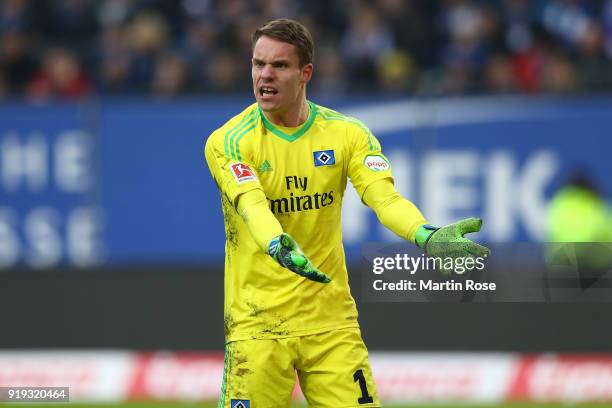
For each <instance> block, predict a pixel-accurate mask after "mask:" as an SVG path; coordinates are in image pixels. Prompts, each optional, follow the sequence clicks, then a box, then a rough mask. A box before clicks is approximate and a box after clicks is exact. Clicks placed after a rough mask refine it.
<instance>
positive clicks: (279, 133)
mask: <svg viewBox="0 0 612 408" xmlns="http://www.w3.org/2000/svg"><path fill="white" fill-rule="evenodd" d="M308 106H309V107H310V112H309V114H308V119H307V120H306V122H304V124H303V125H302V127H301V128H300V129H299V130H298V131H297V132H295V133H293V134H289V133H286V132H284V131H283V130H281V129H279V128H278V127H277V126H275V125H274V124H273V123H272V122H270V121H269V120H268V118H266V115H264V113H263V111H262V110H261V107H259V106H257V109H259V115H260V116H261V120H262V121H263V123H264V126H265V127H266V129H268V130H269V131H270V132H272V133H273V134H274V135H276V136H278V137H280V138H281V139H285V140H286V141H288V142H294V141H296V140H297V139H298V138H299V137H300V136H302V135H303V134H304V133H306V132H308V129H310V127H311V126H312V124H313V123H314V121H315V117H316V116H317V105H315V104H314V103H312V102H310V101H308Z"/></svg>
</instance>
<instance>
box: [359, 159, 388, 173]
mask: <svg viewBox="0 0 612 408" xmlns="http://www.w3.org/2000/svg"><path fill="white" fill-rule="evenodd" d="M363 165H364V166H366V167H367V168H368V169H370V170H372V171H387V170H389V168H391V165H390V164H389V162H388V161H387V159H385V158H384V157H383V156H379V155H369V156H366V158H365V160H364V161H363Z"/></svg>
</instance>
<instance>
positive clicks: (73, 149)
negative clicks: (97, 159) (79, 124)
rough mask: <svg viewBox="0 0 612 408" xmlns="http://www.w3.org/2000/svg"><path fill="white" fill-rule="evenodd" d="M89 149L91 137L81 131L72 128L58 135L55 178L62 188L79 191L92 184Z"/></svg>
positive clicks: (85, 189)
mask: <svg viewBox="0 0 612 408" xmlns="http://www.w3.org/2000/svg"><path fill="white" fill-rule="evenodd" d="M91 150H92V143H91V138H90V136H89V134H87V133H85V132H83V131H80V130H73V131H67V132H63V133H61V134H60V135H59V137H58V139H57V141H56V142H55V178H56V180H57V185H58V186H59V187H60V188H61V189H62V190H64V191H66V192H72V193H80V192H85V191H87V190H88V189H89V188H90V187H91V186H92V184H93V176H92V172H91V168H92V167H91V166H92V157H91V156H92V151H91Z"/></svg>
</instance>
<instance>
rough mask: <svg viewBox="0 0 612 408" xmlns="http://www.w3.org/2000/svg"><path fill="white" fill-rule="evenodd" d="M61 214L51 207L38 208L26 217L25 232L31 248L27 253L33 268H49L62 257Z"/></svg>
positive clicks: (26, 255) (27, 259) (28, 260)
mask: <svg viewBox="0 0 612 408" xmlns="http://www.w3.org/2000/svg"><path fill="white" fill-rule="evenodd" d="M59 220H60V214H59V213H58V211H57V210H55V209H53V208H51V207H41V208H36V209H34V210H33V211H31V212H30V213H28V215H27V216H26V218H25V221H24V230H25V231H24V232H25V236H26V241H27V242H28V243H29V248H28V250H27V253H26V254H25V258H26V261H27V263H28V264H29V265H30V266H32V267H33V268H49V267H51V266H53V265H56V264H57V263H59V261H60V258H61V257H62V249H61V246H62V239H61V237H60V234H59V231H58V229H59V222H60V221H59Z"/></svg>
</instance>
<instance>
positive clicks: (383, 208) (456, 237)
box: [362, 179, 490, 272]
mask: <svg viewBox="0 0 612 408" xmlns="http://www.w3.org/2000/svg"><path fill="white" fill-rule="evenodd" d="M362 198H363V202H364V203H365V204H366V205H367V206H368V207H370V208H372V209H373V210H374V212H375V213H376V215H377V216H378V219H379V220H380V222H381V223H382V224H383V225H384V226H385V227H387V228H389V229H390V230H391V231H393V232H395V233H396V234H397V235H399V236H400V237H402V238H404V239H407V240H409V241H412V242H414V243H415V244H417V245H418V246H419V247H420V248H422V249H423V250H424V251H425V253H427V255H429V256H433V257H451V258H461V257H485V256H488V255H489V253H490V251H489V249H488V248H486V247H484V246H482V245H480V244H477V243H475V242H472V241H471V240H469V239H467V238H465V237H464V235H465V234H467V233H470V232H478V231H480V226H481V225H482V220H480V219H478V218H468V219H465V220H461V221H458V222H456V223H453V224H450V225H447V226H444V227H441V228H438V227H434V226H431V225H429V224H427V221H426V220H425V217H423V214H421V212H420V211H419V209H418V208H417V207H416V206H415V205H414V204H413V203H412V202H410V201H409V200H407V199H405V198H404V197H402V196H401V195H400V194H399V193H398V192H397V191H396V190H395V187H394V186H393V183H392V182H391V180H390V179H383V180H377V181H375V182H373V183H372V184H370V185H369V186H368V187H367V188H366V190H365V192H364V194H363V197H362ZM443 272H448V271H443Z"/></svg>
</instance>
